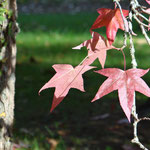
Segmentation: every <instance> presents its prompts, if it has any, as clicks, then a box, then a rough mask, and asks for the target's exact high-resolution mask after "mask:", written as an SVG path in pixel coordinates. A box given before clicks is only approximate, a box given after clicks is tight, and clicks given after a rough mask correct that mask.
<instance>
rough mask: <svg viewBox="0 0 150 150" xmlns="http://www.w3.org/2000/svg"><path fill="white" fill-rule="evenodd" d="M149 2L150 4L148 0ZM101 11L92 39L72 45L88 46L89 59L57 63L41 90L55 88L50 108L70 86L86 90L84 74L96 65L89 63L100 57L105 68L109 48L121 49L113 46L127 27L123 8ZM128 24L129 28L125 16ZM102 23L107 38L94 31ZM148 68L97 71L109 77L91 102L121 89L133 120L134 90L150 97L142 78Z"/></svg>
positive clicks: (54, 105)
mask: <svg viewBox="0 0 150 150" xmlns="http://www.w3.org/2000/svg"><path fill="white" fill-rule="evenodd" d="M147 2H148V3H150V2H149V1H148V0H147ZM122 11H123V15H124V17H125V18H126V17H127V16H128V13H129V12H128V10H122ZM98 13H99V16H98V18H97V19H96V21H95V22H94V24H93V25H92V27H91V29H90V31H91V34H92V38H91V39H89V40H86V41H84V42H83V43H81V44H80V45H79V46H76V47H74V48H73V49H81V48H82V47H86V48H87V50H88V56H87V58H86V59H85V60H84V61H83V62H82V64H80V65H78V66H77V67H75V68H74V67H72V66H71V65H68V64H64V65H62V64H59V65H54V66H53V68H54V69H55V71H56V74H55V75H54V77H52V78H51V79H50V80H49V81H48V82H47V83H46V84H45V85H44V86H43V87H42V88H41V89H40V91H39V93H40V92H41V91H42V90H45V89H47V88H52V87H55V93H54V98H53V103H52V108H51V111H52V110H53V109H54V108H55V107H56V106H57V105H58V104H59V103H60V102H61V101H62V100H63V99H64V97H65V96H66V95H67V94H68V92H69V90H70V89H71V88H76V89H79V90H80V91H83V92H84V82H83V78H82V74H83V73H85V72H86V71H88V70H90V69H93V68H94V67H92V66H90V65H91V64H92V63H93V62H94V61H95V60H96V59H97V58H98V60H99V62H100V64H101V66H102V68H104V65H105V61H106V55H107V50H111V49H116V50H119V49H117V48H116V47H114V46H113V45H112V43H113V42H114V40H115V37H116V33H117V31H118V29H121V30H124V21H123V19H122V16H121V13H120V10H119V9H118V8H115V9H113V10H112V9H107V8H101V9H98ZM125 24H126V26H127V27H128V23H127V21H126V19H125ZM103 26H105V27H106V35H107V40H106V39H104V37H102V36H101V35H100V34H98V33H97V32H93V31H92V30H94V29H97V28H101V27H103ZM148 71H149V69H148V70H142V69H129V70H126V71H123V70H121V69H118V68H107V69H101V70H99V71H96V72H97V73H99V74H102V75H104V76H106V77H108V79H107V80H106V81H105V82H104V83H103V84H102V85H101V86H100V88H99V90H98V92H97V94H96V96H95V97H94V99H93V100H92V102H93V101H95V100H97V99H100V98H101V97H103V96H104V95H107V94H108V93H110V92H112V91H114V90H118V96H119V101H120V105H121V107H122V109H123V111H124V112H125V114H126V116H127V118H128V120H129V121H130V116H131V109H132V105H133V100H134V94H135V91H138V92H140V93H142V94H144V95H146V96H148V97H150V88H149V87H148V86H147V85H146V83H145V82H144V81H143V80H142V79H141V77H142V76H143V75H145V74H146V73H147V72H148Z"/></svg>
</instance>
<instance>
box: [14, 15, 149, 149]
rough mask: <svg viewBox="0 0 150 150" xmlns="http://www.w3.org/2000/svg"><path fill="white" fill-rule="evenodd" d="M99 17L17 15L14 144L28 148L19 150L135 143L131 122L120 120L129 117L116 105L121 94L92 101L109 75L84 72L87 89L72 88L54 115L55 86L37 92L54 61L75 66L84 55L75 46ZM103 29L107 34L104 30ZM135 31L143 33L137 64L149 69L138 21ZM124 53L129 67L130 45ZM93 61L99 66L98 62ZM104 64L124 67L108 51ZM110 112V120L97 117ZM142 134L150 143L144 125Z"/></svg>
mask: <svg viewBox="0 0 150 150" xmlns="http://www.w3.org/2000/svg"><path fill="white" fill-rule="evenodd" d="M96 16H97V14H95V13H80V14H74V15H73V14H72V15H69V14H45V15H44V14H43V15H23V14H21V15H20V16H19V19H18V22H19V23H20V27H21V32H20V34H19V35H18V36H17V46H18V55H17V68H16V76H17V81H16V108H15V127H14V134H15V135H14V142H15V143H18V144H20V145H21V146H22V147H26V148H22V149H19V150H49V149H50V150H73V148H74V149H75V150H116V149H117V150H123V148H122V147H123V146H125V145H127V146H131V144H130V139H131V138H132V127H131V125H130V124H118V123H117V121H118V120H119V119H122V118H124V117H125V115H124V114H123V112H122V110H121V108H120V106H119V103H118V98H117V92H113V94H109V95H108V96H105V97H104V98H102V100H101V101H97V102H95V103H91V102H90V100H91V99H92V98H93V97H94V94H95V93H96V91H97V90H98V88H99V86H100V84H101V83H102V82H103V81H104V79H106V78H104V77H102V76H100V75H98V74H95V73H93V72H92V71H90V72H88V73H86V74H85V75H84V78H85V89H86V91H87V92H86V93H81V92H80V91H78V90H75V89H71V90H70V92H69V95H68V96H67V97H66V98H65V99H64V101H63V102H62V103H61V104H60V105H59V106H58V107H57V108H56V110H54V112H53V113H49V110H50V107H51V101H52V98H53V92H54V89H49V90H46V91H43V92H42V93H41V96H38V90H39V89H40V88H41V87H42V86H43V84H44V83H45V82H47V81H48V80H49V79H50V78H51V77H52V76H53V75H54V74H55V72H54V70H53V69H52V67H51V66H52V65H53V64H60V63H64V64H66V63H67V64H72V65H74V66H76V65H77V64H79V63H80V61H82V59H83V58H84V57H85V56H86V50H85V49H83V50H82V51H75V50H72V49H71V48H72V47H74V46H76V45H78V44H80V43H81V42H82V41H84V40H87V39H88V38H90V33H89V28H90V26H91V25H92V23H93V22H94V20H95V19H96ZM99 32H101V33H102V35H104V36H105V28H103V30H99ZM135 32H136V33H138V34H139V36H138V37H135V46H136V49H137V51H136V56H137V62H138V64H139V68H148V67H149V63H150V59H149V56H150V51H149V47H148V46H147V44H146V42H145V40H144V38H143V36H142V35H140V33H139V27H138V26H137V25H135ZM121 33H122V31H119V33H118V36H117V39H116V41H115V45H116V46H121V44H122V36H121ZM125 53H126V59H127V68H130V67H131V65H130V61H131V60H130V56H129V55H128V53H129V49H128V48H127V49H126V51H125ZM94 65H96V66H98V68H101V67H100V65H99V63H98V61H96V62H95V63H94ZM105 67H119V68H122V69H123V57H122V54H121V53H119V52H117V51H115V50H112V51H109V52H108V57H107V61H106V66H105ZM149 78H150V74H148V75H146V76H145V77H144V79H146V81H147V83H148V84H149V85H150V82H149ZM137 100H138V104H141V103H143V102H145V101H146V100H147V98H146V97H145V96H142V95H141V94H138V95H137ZM106 113H108V115H109V116H108V118H105V119H98V120H97V119H95V118H96V117H97V116H100V115H103V114H105V115H107V114H106ZM145 126H146V125H145V124H144V127H145ZM141 133H142V135H141V139H142V140H143V138H144V141H145V144H146V143H150V140H149V138H148V132H147V131H145V130H144V129H141ZM145 139H146V140H145ZM56 145H57V147H56V149H55V146H56ZM52 148H54V149H52Z"/></svg>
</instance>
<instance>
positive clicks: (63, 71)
mask: <svg viewBox="0 0 150 150" xmlns="http://www.w3.org/2000/svg"><path fill="white" fill-rule="evenodd" d="M53 68H54V69H55V71H56V74H55V75H54V76H53V77H52V78H51V79H50V80H49V81H48V82H47V83H46V84H45V85H44V86H43V87H42V88H41V89H40V91H39V93H40V92H41V91H42V90H45V89H47V88H52V87H55V93H54V98H53V102H52V107H51V111H53V109H55V107H56V106H57V105H58V104H59V103H60V102H61V101H62V100H63V99H64V97H65V96H66V95H67V94H68V92H69V90H70V88H76V89H79V90H80V91H82V92H84V85H83V78H82V74H83V73H85V72H86V71H88V70H90V69H93V68H94V67H92V66H84V65H80V66H77V67H75V68H73V67H72V66H71V65H68V64H58V65H53Z"/></svg>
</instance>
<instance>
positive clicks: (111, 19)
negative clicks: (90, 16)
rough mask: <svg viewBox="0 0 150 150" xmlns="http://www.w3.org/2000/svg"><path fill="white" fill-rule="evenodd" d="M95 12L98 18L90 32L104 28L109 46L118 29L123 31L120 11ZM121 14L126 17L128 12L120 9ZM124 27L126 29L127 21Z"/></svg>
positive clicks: (104, 9)
mask: <svg viewBox="0 0 150 150" xmlns="http://www.w3.org/2000/svg"><path fill="white" fill-rule="evenodd" d="M97 12H98V13H99V16H98V17H97V19H96V21H95V22H94V24H93V25H92V27H91V30H93V29H97V28H101V27H103V26H105V27H106V36H107V39H108V41H109V43H110V45H111V44H112V43H113V42H114V40H115V37H116V33H117V31H118V29H121V30H124V22H123V19H122V16H121V13H120V10H119V8H115V9H108V8H100V9H98V10H97ZM122 12H123V15H124V17H127V16H128V14H129V11H128V10H124V9H122ZM125 25H126V26H127V28H128V23H127V20H126V21H125Z"/></svg>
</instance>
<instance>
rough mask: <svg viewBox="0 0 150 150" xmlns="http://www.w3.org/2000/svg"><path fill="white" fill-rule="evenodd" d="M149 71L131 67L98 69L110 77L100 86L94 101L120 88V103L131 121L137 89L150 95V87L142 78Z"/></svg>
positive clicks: (100, 72)
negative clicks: (124, 68) (127, 68)
mask: <svg viewBox="0 0 150 150" xmlns="http://www.w3.org/2000/svg"><path fill="white" fill-rule="evenodd" d="M148 71H149V69H147V70H143V69H129V70H127V71H123V70H121V69H118V68H108V69H102V70H99V71H96V72H97V73H99V74H102V75H104V76H106V77H108V79H107V80H106V81H104V83H103V84H102V85H101V86H100V88H99V90H98V92H97V94H96V96H95V97H94V99H93V100H92V102H93V101H95V100H97V99H100V98H101V97H103V96H105V95H107V94H109V93H110V92H112V91H114V90H118V96H119V101H120V105H121V107H122V109H123V111H124V113H125V114H126V116H127V118H128V120H129V122H130V116H131V111H132V105H133V100H134V94H135V91H138V92H140V93H142V94H144V95H146V96H148V97H150V88H149V87H148V86H147V84H146V83H145V81H144V80H142V79H141V77H142V76H143V75H145V74H146V73H147V72H148Z"/></svg>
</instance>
